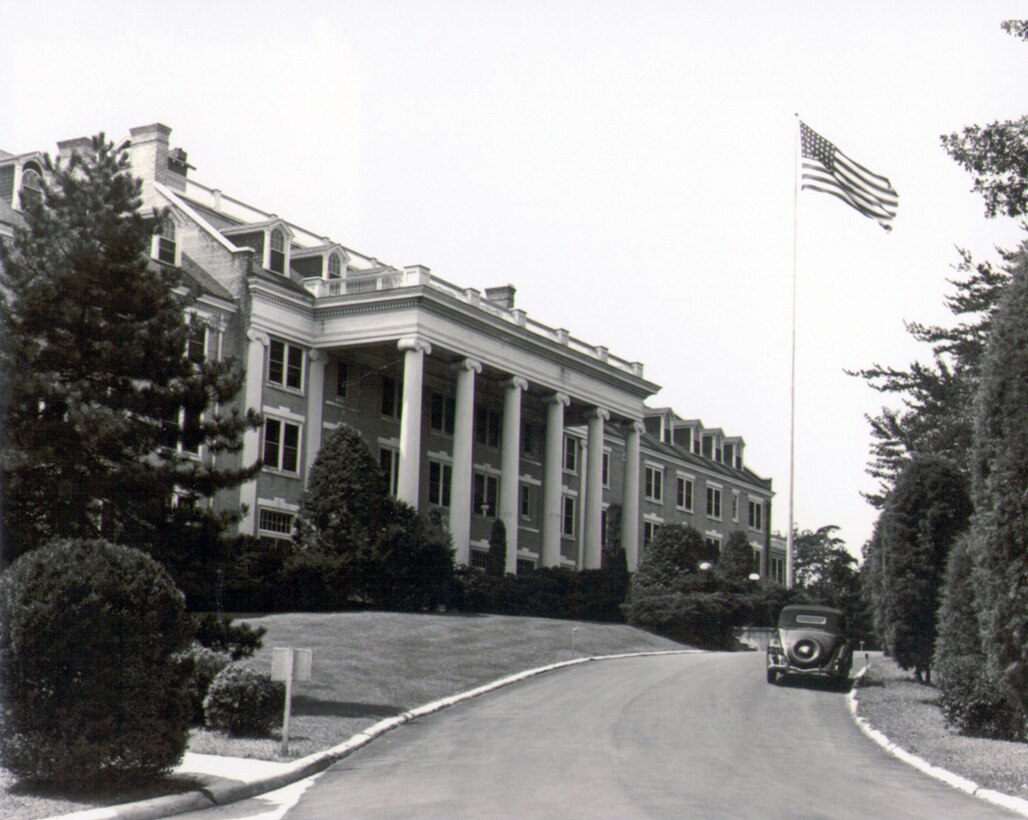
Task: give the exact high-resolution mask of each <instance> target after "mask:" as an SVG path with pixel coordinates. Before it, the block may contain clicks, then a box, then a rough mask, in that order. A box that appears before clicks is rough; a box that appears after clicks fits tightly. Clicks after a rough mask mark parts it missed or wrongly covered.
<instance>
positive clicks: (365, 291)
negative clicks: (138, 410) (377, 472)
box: [0, 124, 773, 576]
mask: <svg viewBox="0 0 1028 820" xmlns="http://www.w3.org/2000/svg"><path fill="white" fill-rule="evenodd" d="M170 135H171V129H170V128H168V127H167V126H164V125H161V124H152V125H146V126H142V127H139V128H133V129H131V131H130V135H129V137H128V138H127V139H126V140H125V141H124V142H123V143H122V144H121V146H119V147H123V148H124V149H125V150H126V151H127V152H128V153H129V156H130V159H131V163H132V169H133V172H134V173H135V174H136V175H137V176H138V177H139V178H141V179H142V181H143V199H144V206H145V207H146V208H147V209H149V208H156V209H159V210H160V211H161V212H163V213H164V214H165V215H164V217H163V219H162V220H160V223H159V224H158V225H157V226H156V228H155V234H154V238H153V247H152V256H153V264H159V265H173V266H177V267H180V268H181V269H182V270H183V271H184V273H185V274H186V276H188V277H189V278H190V279H191V280H192V281H193V282H194V283H195V284H196V285H197V286H198V287H199V290H200V291H201V296H200V298H199V299H198V300H197V302H196V303H195V305H194V307H193V308H192V309H191V315H190V316H189V317H188V318H189V321H190V323H191V325H192V327H193V334H192V336H191V340H190V350H189V355H192V356H197V357H215V358H225V357H229V356H232V357H236V358H238V359H239V360H240V361H241V362H242V364H243V365H244V366H245V368H246V383H245V389H244V390H243V391H242V395H241V396H240V397H239V402H240V404H241V407H245V408H252V409H254V410H257V411H259V412H260V413H261V415H262V418H263V425H262V427H261V429H259V430H253V431H250V432H248V433H247V434H246V436H245V439H244V443H243V450H242V453H241V455H240V457H239V458H240V459H241V463H246V464H250V463H253V462H255V461H257V460H258V459H261V460H262V461H263V468H262V470H261V472H260V473H259V474H258V476H257V477H256V479H255V480H253V481H251V482H248V483H247V484H245V485H243V486H242V487H241V488H238V489H237V490H235V491H233V492H231V493H223V494H222V495H221V496H220V497H219V498H218V499H217V500H216V503H217V504H218V505H222V506H226V507H233V508H242V509H243V510H244V515H243V518H242V520H241V522H240V525H239V527H240V531H241V532H242V533H245V534H250V535H255V536H258V537H260V538H264V539H272V540H275V539H283V540H284V539H288V538H289V536H290V533H291V532H292V530H293V524H294V520H295V516H296V515H297V513H298V511H299V505H300V500H301V496H302V493H303V490H304V485H305V481H306V477H307V475H308V473H309V471H310V468H311V465H312V464H313V463H314V460H315V458H316V457H317V454H318V450H319V448H320V446H321V442H322V440H323V439H324V437H325V436H327V435H330V434H331V431H333V430H335V429H337V428H338V427H339V426H340V425H347V426H349V427H351V428H354V429H356V430H357V431H359V432H360V434H361V436H362V437H363V439H364V441H365V442H366V443H367V445H368V447H369V448H370V449H371V451H372V452H373V453H374V454H376V455H377V458H378V460H379V464H380V465H381V467H382V469H383V471H384V472H385V475H386V476H387V478H388V481H389V486H390V490H391V492H392V493H393V494H395V495H396V496H397V497H398V498H400V499H402V500H404V501H406V502H408V503H410V504H412V505H414V506H416V507H418V508H420V509H422V510H424V509H428V508H430V507H437V508H440V509H441V510H442V511H443V513H444V517H445V519H446V520H447V521H448V523H449V528H450V532H451V534H452V537H453V543H454V548H455V557H456V560H457V562H458V563H462V564H469V565H472V566H474V565H479V564H480V563H481V562H482V561H483V560H484V556H485V554H486V550H487V548H488V538H489V534H490V530H491V527H492V522H493V521H494V520H496V519H500V520H502V521H503V522H504V524H505V525H506V530H507V549H508V552H507V562H506V568H507V571H509V572H523V571H526V570H528V569H531V568H534V567H541V566H567V567H575V568H582V569H592V568H598V567H599V566H600V565H601V556H602V551H603V548H604V546H605V545H607V544H609V542H610V540H611V539H614V538H616V539H618V540H619V542H620V545H621V546H622V547H623V548H624V549H625V552H626V556H627V560H628V564H629V568H630V569H632V570H634V569H635V567H636V566H637V564H638V560H639V557H640V554H641V551H642V550H644V549H645V546H646V544H647V543H648V542H649V540H651V539H652V537H653V536H654V534H655V533H656V531H657V530H658V529H659V527H661V526H663V525H665V524H669V523H675V522H682V523H688V524H690V525H692V526H694V527H696V529H698V530H700V531H701V532H703V533H704V536H705V538H706V539H707V540H708V544H709V545H710V547H711V549H712V550H715V551H716V550H717V549H719V547H720V544H721V543H722V542H723V540H724V539H726V538H727V537H728V535H729V534H730V533H731V532H732V531H733V530H743V531H744V532H745V533H746V536H747V538H748V540H749V542H750V544H751V545H752V547H753V550H754V556H755V569H757V568H759V571H760V574H761V575H762V576H767V574H768V567H769V563H770V561H771V559H772V557H773V556H772V549H771V537H770V532H771V511H772V498H773V492H772V488H771V480H770V479H766V478H761V477H759V476H758V475H757V474H756V473H754V472H753V471H751V470H750V469H749V468H748V467H747V466H746V464H745V462H744V458H743V455H744V453H743V451H744V442H743V440H742V439H741V438H738V437H729V436H726V435H725V434H724V433H723V432H722V431H721V430H720V429H711V428H706V427H704V426H703V424H702V423H701V422H700V421H699V420H696V419H692V420H690V419H683V418H680V417H679V416H678V415H676V414H675V413H674V412H673V411H672V410H670V409H669V408H651V407H649V406H647V404H646V401H647V399H649V398H651V397H652V396H653V395H654V394H655V393H656V392H657V391H658V390H659V387H658V385H656V384H654V383H653V382H651V381H648V380H647V379H646V378H645V376H644V371H643V365H642V364H641V363H639V362H631V361H626V360H624V359H621V358H619V357H618V356H616V355H615V354H613V353H612V352H611V351H609V350H608V349H607V348H606V347H604V346H603V345H601V344H592V343H587V342H584V341H582V340H580V339H577V338H575V337H574V336H572V335H571V333H570V332H569V331H568V330H567V329H565V328H561V327H552V326H549V325H546V324H542V323H540V322H538V321H536V320H535V319H534V318H530V317H529V315H528V314H527V312H526V311H524V310H523V309H521V308H520V307H517V306H516V304H515V295H516V292H515V288H514V287H513V286H511V285H503V286H500V287H489V288H485V289H484V290H480V289H476V288H471V287H463V286H459V285H455V284H452V283H450V282H447V281H445V280H444V279H441V278H439V277H436V276H434V275H433V274H432V272H431V271H430V270H429V269H428V268H427V267H424V266H421V265H410V266H406V267H394V266H392V265H388V264H385V263H383V262H380V261H379V260H378V259H376V258H374V257H371V256H367V255H365V254H362V253H360V252H357V251H355V250H353V249H351V248H349V247H346V246H345V245H343V244H341V243H339V242H336V241H334V240H332V239H330V238H328V237H326V236H322V235H320V234H317V233H314V232H311V231H309V230H306V229H304V228H301V227H299V226H297V225H294V224H292V223H290V222H288V221H287V220H285V219H283V218H281V217H279V216H277V215H276V214H274V213H270V212H267V211H263V210H260V209H258V208H255V207H253V206H251V205H248V204H246V203H243V202H241V201H239V200H236V199H234V198H232V197H231V196H229V195H227V194H225V193H223V192H222V191H221V190H220V189H218V188H214V187H210V186H208V185H205V184H201V183H200V182H198V181H197V180H195V179H194V178H192V176H191V175H190V172H191V171H192V170H193V168H192V166H191V165H189V163H188V157H187V154H186V153H185V151H182V150H181V149H177V148H174V149H173V148H172V147H171V145H170ZM84 144H88V143H87V142H86V143H84V141H83V140H81V139H79V140H68V141H65V142H62V143H59V144H58V145H59V151H60V153H61V154H62V155H69V154H70V153H72V152H73V151H76V150H81V149H82V148H83V146H84ZM42 173H43V165H42V163H41V162H40V156H39V155H38V154H25V155H18V156H16V155H10V154H6V153H0V235H2V234H3V232H4V231H5V230H6V232H7V233H10V225H11V223H12V221H13V219H15V218H16V216H17V214H16V211H17V209H18V208H19V207H20V203H21V201H22V200H21V197H25V196H34V195H37V194H36V191H37V190H38V187H39V185H38V180H39V179H41V178H42ZM5 226H6V228H5ZM195 457H196V458H200V459H203V458H207V457H208V454H206V453H204V452H202V451H201V452H198V453H196V454H195ZM221 457H222V458H225V456H221ZM614 508H617V510H618V515H617V516H614V515H612V509H614ZM615 521H616V522H618V523H617V524H616V525H615V523H614V522H615Z"/></svg>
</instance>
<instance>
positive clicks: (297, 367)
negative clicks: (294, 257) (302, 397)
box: [268, 339, 303, 390]
mask: <svg viewBox="0 0 1028 820" xmlns="http://www.w3.org/2000/svg"><path fill="white" fill-rule="evenodd" d="M268 381H269V382H272V383H274V384H278V385H281V386H282V387H289V388H292V389H293V390H302V389H303V348H302V347H297V346H296V345H291V344H287V343H286V342H280V341H278V340H277V339H272V340H271V344H270V345H269V346H268Z"/></svg>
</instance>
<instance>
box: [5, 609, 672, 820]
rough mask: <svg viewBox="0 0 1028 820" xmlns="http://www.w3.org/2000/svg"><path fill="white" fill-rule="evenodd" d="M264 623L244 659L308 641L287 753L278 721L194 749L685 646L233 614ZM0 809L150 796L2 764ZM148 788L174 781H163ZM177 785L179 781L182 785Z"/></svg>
mask: <svg viewBox="0 0 1028 820" xmlns="http://www.w3.org/2000/svg"><path fill="white" fill-rule="evenodd" d="M237 621H246V622H248V623H250V624H252V625H254V626H263V627H265V628H266V629H267V634H266V635H265V636H264V646H263V647H262V649H261V650H259V652H258V653H257V654H256V655H254V657H252V658H248V659H246V660H245V661H242V662H241V663H244V664H246V665H247V666H251V667H253V668H255V669H258V670H262V671H265V672H267V671H270V669H271V655H272V650H273V649H274V648H275V647H277V646H291V647H295V648H306V649H311V650H312V651H313V653H314V668H313V674H312V679H311V681H310V682H308V683H297V684H295V685H294V689H293V708H292V717H291V720H290V729H289V753H288V755H287V756H286V757H285V758H283V757H281V756H280V755H279V747H280V744H281V737H280V731H279V729H276V730H275V732H273V734H272V736H271V737H267V738H230V737H227V736H225V735H221V734H218V733H215V732H210V731H206V730H202V729H197V730H193V732H192V733H191V735H190V741H189V751H191V752H200V753H203V754H218V755H227V756H231V757H253V758H259V759H263V760H285V759H294V758H297V757H303V756H305V755H307V754H311V753H312V752H316V751H320V750H322V749H326V748H329V747H331V746H334V745H336V744H339V743H342V742H343V741H345V740H346V739H347V738H349V737H350V736H351V735H353V734H355V733H356V732H359V731H360V730H361V729H364V728H366V727H367V726H370V725H371V724H373V723H376V722H377V721H379V720H381V719H382V718H384V717H389V716H392V715H396V714H399V713H400V712H403V711H405V710H407V709H410V708H412V707H415V706H420V705H422V704H424V703H427V702H429V701H432V700H436V699H438V698H441V697H446V696H447V695H453V694H456V693H458V692H463V691H465V690H467V689H472V688H474V687H476V686H480V685H482V684H484V683H488V682H489V681H492V680H496V679H497V678H501V677H505V676H506V675H510V674H513V673H515V672H520V671H522V670H525V669H531V668H535V667H538V666H545V665H547V664H551V663H556V662H558V661H565V660H569V659H571V658H572V653H571V641H572V630H575V632H574V642H575V655H577V656H585V655H614V654H619V653H622V652H643V651H651V650H668V649H681V648H682V646H681V644H677V643H674V642H673V641H669V640H666V639H664V638H660V637H657V636H656V635H651V634H650V633H648V632H643V631H641V630H638V629H634V628H632V627H628V626H622V625H618V624H594V623H579V622H573V621H558V620H549V619H543V618H509V617H503V616H498V615H450V614H446V615H443V614H439V615H408V614H400V613H390V612H361V613H327V614H310V613H293V614H278V615H267V616H263V617H253V618H243V617H240V618H237ZM0 787H2V788H3V792H2V793H0V817H3V818H5V820H21V819H22V818H36V817H45V816H50V815H54V814H61V813H67V812H72V811H77V810H81V809H84V808H91V807H94V806H101V805H110V804H113V803H118V802H122V801H123V800H126V799H141V798H142V797H145V796H152V795H148V794H145V793H140V792H139V791H138V790H137V791H134V792H133V793H132V794H131V795H82V794H65V793H60V792H53V791H48V790H46V789H45V788H41V787H36V786H32V785H30V784H21V785H19V784H17V783H15V781H14V779H13V778H12V777H11V776H10V775H9V773H7V772H4V771H3V770H2V769H0ZM152 788H153V792H152V794H158V793H165V792H167V791H169V790H172V789H174V788H175V785H174V784H171V783H168V782H163V783H158V784H154V785H153V787H152ZM178 788H180V789H181V788H182V785H181V784H179V785H178Z"/></svg>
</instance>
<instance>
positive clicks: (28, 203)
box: [21, 165, 43, 211]
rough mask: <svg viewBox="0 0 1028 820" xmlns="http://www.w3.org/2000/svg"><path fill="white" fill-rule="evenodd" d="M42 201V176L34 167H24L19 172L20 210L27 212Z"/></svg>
mask: <svg viewBox="0 0 1028 820" xmlns="http://www.w3.org/2000/svg"><path fill="white" fill-rule="evenodd" d="M42 201H43V176H42V174H40V173H39V171H38V170H37V169H36V168H35V167H33V166H31V165H26V166H25V168H24V169H23V170H22V172H21V209H22V210H23V211H27V210H28V209H29V208H31V207H32V206H33V205H39V204H41V203H42Z"/></svg>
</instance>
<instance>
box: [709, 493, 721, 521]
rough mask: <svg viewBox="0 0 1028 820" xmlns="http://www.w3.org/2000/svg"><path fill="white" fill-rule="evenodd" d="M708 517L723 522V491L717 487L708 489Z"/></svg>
mask: <svg viewBox="0 0 1028 820" xmlns="http://www.w3.org/2000/svg"><path fill="white" fill-rule="evenodd" d="M707 516H708V517H709V518H714V519H717V520H719V521H720V520H721V490H720V489H718V488H717V487H707Z"/></svg>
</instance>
